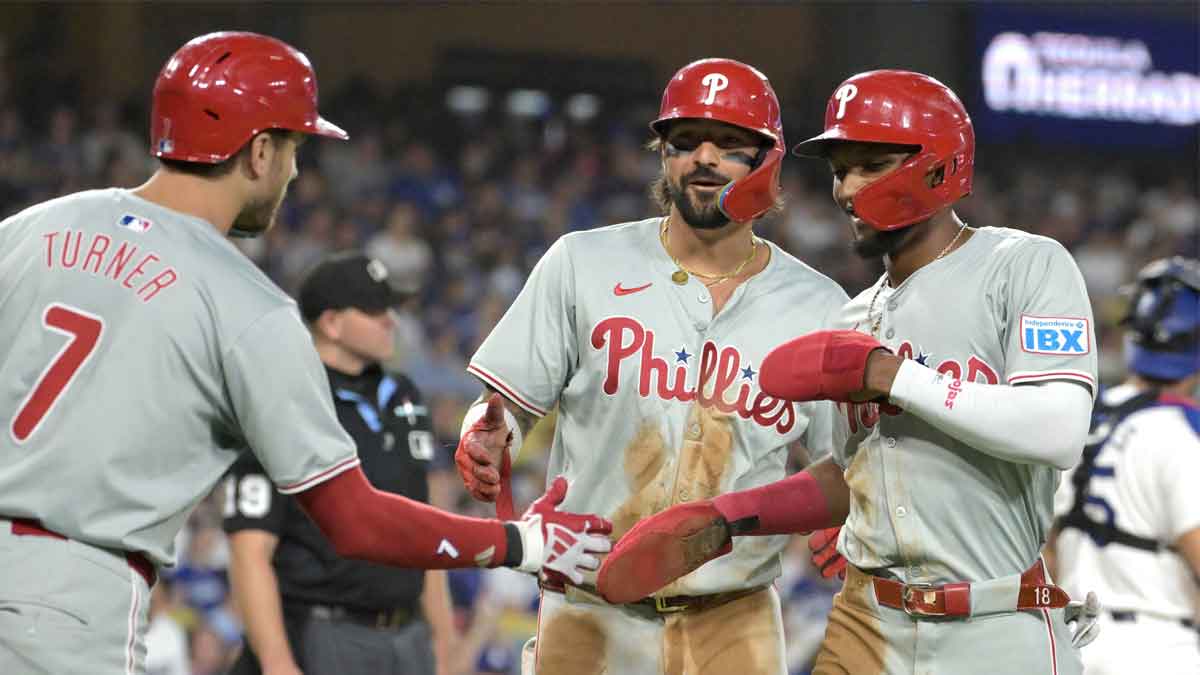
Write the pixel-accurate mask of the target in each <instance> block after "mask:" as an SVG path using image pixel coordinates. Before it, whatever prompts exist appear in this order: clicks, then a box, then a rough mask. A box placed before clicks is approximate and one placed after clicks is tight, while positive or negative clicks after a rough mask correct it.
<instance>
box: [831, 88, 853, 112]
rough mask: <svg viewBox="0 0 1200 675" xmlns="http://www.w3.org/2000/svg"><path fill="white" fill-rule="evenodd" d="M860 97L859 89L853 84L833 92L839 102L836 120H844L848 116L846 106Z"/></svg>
mask: <svg viewBox="0 0 1200 675" xmlns="http://www.w3.org/2000/svg"><path fill="white" fill-rule="evenodd" d="M855 96H858V87H856V86H854V85H853V84H844V85H842V86H841V87H839V88H838V90H837V91H835V92H833V97H834V98H836V99H837V100H838V111H837V117H836V119H839V120H840V119H842V118H843V117H845V116H846V104H847V103H849V102H850V101H853V100H854V97H855Z"/></svg>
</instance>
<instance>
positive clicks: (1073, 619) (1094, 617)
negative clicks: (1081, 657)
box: [1063, 592, 1100, 649]
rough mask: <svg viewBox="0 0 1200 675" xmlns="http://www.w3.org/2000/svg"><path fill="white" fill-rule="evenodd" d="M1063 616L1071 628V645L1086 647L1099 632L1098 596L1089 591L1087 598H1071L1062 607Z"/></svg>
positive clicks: (1077, 647)
mask: <svg viewBox="0 0 1200 675" xmlns="http://www.w3.org/2000/svg"><path fill="white" fill-rule="evenodd" d="M1063 617H1064V618H1065V619H1066V620H1067V627H1068V628H1070V629H1071V646H1072V647H1074V648H1076V649H1079V648H1081V647H1086V646H1087V645H1089V644H1091V643H1092V640H1095V639H1096V636H1097V635H1099V634H1100V598H1098V597H1096V594H1095V593H1091V592H1089V593H1088V594H1087V600H1085V601H1083V602H1080V601H1078V600H1072V601H1071V602H1068V603H1067V606H1066V607H1065V608H1063Z"/></svg>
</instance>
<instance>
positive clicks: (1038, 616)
mask: <svg viewBox="0 0 1200 675" xmlns="http://www.w3.org/2000/svg"><path fill="white" fill-rule="evenodd" d="M1100 639H1101V640H1103V639H1104V638H1103V637H1101V638H1100ZM1082 672H1083V666H1082V664H1081V663H1080V660H1079V652H1078V651H1076V649H1075V648H1074V647H1072V646H1071V631H1070V629H1069V628H1068V627H1067V624H1066V622H1065V621H1064V619H1063V610H1061V609H1051V610H1040V611H1036V612H1033V611H1022V612H1009V613H1002V614H991V615H987V616H977V617H970V618H957V619H927V618H923V619H914V618H912V617H910V616H908V614H906V613H905V612H904V611H903V610H899V609H892V608H891V607H881V606H880V605H879V602H878V601H877V600H876V599H875V591H874V588H873V586H872V583H871V577H870V576H869V575H867V574H865V573H863V572H861V571H860V570H858V569H856V568H854V566H850V567H849V568H848V569H847V575H846V585H845V586H843V587H842V590H841V592H840V593H838V594H837V596H836V597H834V599H833V611H832V612H830V614H829V624H828V626H827V627H826V629H825V640H824V641H823V642H822V643H821V650H820V652H819V653H818V654H817V662H816V666H815V667H814V668H813V675H963V673H987V674H988V675H1079V674H1080V673H1082Z"/></svg>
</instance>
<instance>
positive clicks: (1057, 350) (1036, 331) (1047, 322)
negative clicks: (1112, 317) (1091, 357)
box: [1021, 314, 1092, 356]
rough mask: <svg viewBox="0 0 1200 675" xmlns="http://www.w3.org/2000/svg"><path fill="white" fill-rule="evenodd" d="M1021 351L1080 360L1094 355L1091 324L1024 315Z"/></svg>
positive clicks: (1076, 320)
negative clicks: (1079, 357)
mask: <svg viewBox="0 0 1200 675" xmlns="http://www.w3.org/2000/svg"><path fill="white" fill-rule="evenodd" d="M1021 349H1022V350H1023V351H1026V352H1029V353H1031V354H1061V355H1066V356H1081V355H1083V354H1087V353H1090V352H1091V351H1092V342H1091V331H1089V330H1088V320H1087V319H1078V318H1071V317H1066V316H1062V317H1059V316H1029V315H1027V314H1022V315H1021Z"/></svg>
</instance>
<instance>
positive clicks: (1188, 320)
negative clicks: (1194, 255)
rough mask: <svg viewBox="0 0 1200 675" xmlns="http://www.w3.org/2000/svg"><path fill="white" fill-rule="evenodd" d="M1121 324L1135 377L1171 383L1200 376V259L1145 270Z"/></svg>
mask: <svg viewBox="0 0 1200 675" xmlns="http://www.w3.org/2000/svg"><path fill="white" fill-rule="evenodd" d="M1121 325H1123V326H1125V328H1126V330H1127V332H1126V334H1125V359H1126V361H1127V363H1128V365H1129V369H1130V370H1132V371H1133V372H1135V373H1137V374H1139V375H1144V376H1146V377H1152V378H1155V379H1158V380H1170V381H1174V380H1182V379H1184V378H1186V377H1188V376H1190V375H1192V374H1194V373H1196V372H1200V260H1194V259H1190V258H1183V257H1181V256H1175V257H1174V258H1164V259H1161V260H1155V261H1154V262H1152V263H1150V264H1149V265H1146V266H1145V267H1143V268H1142V271H1141V272H1139V273H1138V277H1137V283H1136V285H1135V286H1134V287H1133V299H1132V302H1131V303H1130V307H1129V312H1128V314H1127V315H1126V316H1125V318H1124V319H1122V320H1121Z"/></svg>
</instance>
